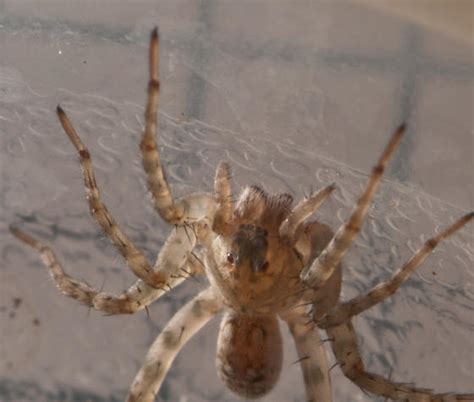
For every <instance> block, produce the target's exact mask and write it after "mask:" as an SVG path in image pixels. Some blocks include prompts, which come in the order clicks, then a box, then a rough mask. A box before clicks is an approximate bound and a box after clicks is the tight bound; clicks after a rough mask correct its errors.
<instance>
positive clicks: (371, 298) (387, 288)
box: [317, 212, 474, 328]
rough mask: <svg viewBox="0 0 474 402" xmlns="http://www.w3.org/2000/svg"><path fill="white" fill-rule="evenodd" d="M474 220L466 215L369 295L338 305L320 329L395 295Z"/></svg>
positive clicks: (326, 317)
mask: <svg viewBox="0 0 474 402" xmlns="http://www.w3.org/2000/svg"><path fill="white" fill-rule="evenodd" d="M473 218H474V212H471V213H469V214H466V215H464V216H463V217H462V218H460V219H458V220H457V221H456V222H455V223H454V224H452V225H451V226H449V227H448V228H446V229H445V230H443V231H442V232H440V233H439V234H437V235H436V236H435V237H433V238H431V239H429V240H427V241H426V242H425V244H424V245H423V246H422V247H421V248H420V249H419V250H418V251H417V252H416V253H415V255H413V257H411V258H410V259H409V260H408V262H407V263H405V265H404V266H403V267H402V268H400V269H399V270H398V271H397V272H396V273H395V274H394V275H393V276H392V278H390V279H389V280H388V281H385V282H382V283H379V284H378V285H376V286H374V287H373V288H372V289H371V290H370V291H369V292H368V293H367V294H365V295H360V296H357V297H355V298H353V299H352V300H349V301H347V302H344V303H341V304H339V305H337V306H336V307H335V308H334V309H333V310H331V311H330V312H329V314H327V315H326V316H325V317H323V318H322V319H321V320H318V321H317V325H318V327H319V328H328V327H331V326H335V325H339V324H342V323H343V322H345V321H347V320H349V319H350V318H351V317H353V316H354V315H357V314H360V313H362V312H363V311H365V310H367V309H369V308H370V307H372V306H374V305H376V304H377V303H380V302H381V301H383V300H385V299H387V298H388V297H390V296H391V295H393V294H394V293H395V292H396V291H397V290H398V288H399V287H400V286H401V285H402V284H403V283H404V282H405V281H406V280H408V278H409V277H410V275H411V274H412V273H413V272H414V271H415V269H417V268H418V267H419V266H420V265H421V264H423V262H424V261H425V259H426V258H427V257H428V256H429V255H430V254H431V252H432V251H433V250H434V248H435V247H436V246H437V245H438V244H439V242H441V241H442V240H445V239H446V238H447V237H449V236H451V235H452V234H454V233H455V232H457V231H458V230H460V229H461V228H462V227H463V226H464V225H466V224H467V223H468V222H469V221H470V220H472V219H473Z"/></svg>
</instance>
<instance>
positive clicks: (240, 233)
mask: <svg viewBox="0 0 474 402" xmlns="http://www.w3.org/2000/svg"><path fill="white" fill-rule="evenodd" d="M291 203H292V197H291V196H290V195H288V194H281V195H276V196H270V195H268V194H266V193H265V192H264V191H263V190H261V189H260V188H258V187H255V186H254V187H248V188H246V189H245V190H244V191H243V192H242V195H241V196H240V198H239V201H238V202H237V204H236V205H235V208H234V210H233V214H232V217H231V220H230V222H226V225H225V226H223V225H221V228H222V227H224V228H225V230H222V231H220V233H219V232H218V231H217V233H218V234H219V236H218V237H217V238H216V240H215V241H214V244H213V250H212V255H213V258H214V260H215V263H214V264H212V265H213V266H214V269H211V272H210V274H211V277H213V278H214V282H215V284H216V285H217V287H219V288H220V289H221V290H222V293H223V295H224V297H225V298H226V299H228V301H229V303H230V304H231V305H233V306H234V307H236V308H238V309H239V310H240V311H241V312H253V313H265V311H268V310H271V311H274V310H275V299H276V298H278V297H275V296H276V295H277V294H280V293H282V292H285V293H288V290H289V289H288V286H292V285H289V283H290V282H292V281H289V280H288V277H289V276H290V273H289V272H287V271H288V270H289V269H292V268H294V267H295V265H296V266H299V265H301V263H300V262H299V261H298V256H297V255H296V253H295V252H294V250H293V247H292V245H289V244H287V243H286V242H284V241H282V238H281V237H280V235H279V228H280V226H281V223H282V222H283V221H284V220H285V218H286V217H287V215H288V213H289V212H290V206H291ZM292 276H293V277H294V278H297V273H296V275H295V272H293V273H292ZM295 281H296V280H295Z"/></svg>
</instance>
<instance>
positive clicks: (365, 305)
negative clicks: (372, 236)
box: [11, 29, 474, 402]
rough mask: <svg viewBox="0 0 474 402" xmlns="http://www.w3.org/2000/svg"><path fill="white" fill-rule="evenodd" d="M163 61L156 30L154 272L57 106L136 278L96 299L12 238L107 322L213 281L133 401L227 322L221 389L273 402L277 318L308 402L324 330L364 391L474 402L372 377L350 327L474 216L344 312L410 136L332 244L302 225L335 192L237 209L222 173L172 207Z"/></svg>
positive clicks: (251, 194)
mask: <svg viewBox="0 0 474 402" xmlns="http://www.w3.org/2000/svg"><path fill="white" fill-rule="evenodd" d="M158 57H159V39H158V31H157V29H155V30H153V32H152V35H151V41H150V81H149V85H148V100H147V107H146V113H145V120H146V127H145V132H144V134H143V139H142V141H141V144H140V149H141V152H142V154H143V166H144V169H145V172H146V174H147V181H148V188H149V190H150V192H151V194H152V196H153V202H154V206H155V209H156V210H157V211H158V213H159V214H160V215H161V217H162V218H163V219H164V220H165V221H166V222H168V223H170V224H171V225H174V227H175V230H173V231H172V233H171V234H170V235H169V237H168V240H167V241H166V243H165V245H164V246H163V248H162V249H161V251H160V253H159V254H158V257H157V261H156V263H155V265H152V264H150V263H149V262H148V261H147V259H146V258H145V256H144V254H143V253H142V252H141V251H140V250H139V249H138V248H137V247H136V246H135V245H134V244H133V243H132V242H131V240H130V239H129V238H128V237H127V235H125V233H123V232H122V230H121V229H120V227H119V226H118V225H117V223H116V222H115V220H114V219H113V218H112V216H111V215H110V213H109V212H108V210H107V208H106V206H105V205H104V204H103V202H102V201H101V197H100V193H99V189H98V187H97V184H96V180H95V176H94V172H93V169H92V163H91V157H90V154H89V151H88V150H87V148H86V147H85V146H84V145H83V143H82V142H81V140H80V138H79V136H78V135H77V134H76V131H75V130H74V128H73V126H72V124H71V122H70V121H69V119H68V117H67V116H66V114H65V112H64V111H63V110H62V109H61V107H59V106H58V108H57V113H58V116H59V120H60V122H61V124H62V127H63V128H64V131H65V132H66V134H67V135H68V137H69V139H70V140H71V142H72V143H73V145H74V146H75V147H76V149H77V151H78V153H79V157H80V163H81V167H82V170H83V174H84V182H85V188H86V195H87V200H88V203H89V208H90V212H91V214H92V216H93V217H94V218H95V220H96V221H97V222H98V223H99V225H100V226H101V228H102V230H103V231H104V232H105V233H106V234H107V235H108V236H109V237H110V239H111V240H112V242H113V243H114V245H115V246H116V248H117V250H118V251H119V252H120V254H121V255H122V256H123V258H124V259H125V260H126V262H127V264H128V266H129V267H130V269H131V270H132V271H133V273H134V274H135V275H136V276H137V277H138V278H139V279H138V280H137V282H135V284H133V285H132V286H131V287H130V288H129V289H127V290H126V291H125V292H124V293H123V294H122V295H120V296H114V295H111V294H107V293H104V292H100V291H97V290H96V289H94V288H93V287H91V286H89V285H88V284H86V283H85V282H83V281H78V280H76V279H74V278H72V277H71V276H69V275H67V274H66V273H65V272H64V271H63V268H62V267H61V265H60V264H59V262H58V261H57V259H56V257H55V255H54V253H53V251H52V250H51V249H50V248H49V247H47V246H45V245H43V244H42V243H40V242H39V241H37V240H36V239H34V238H33V237H31V236H30V235H28V234H26V233H24V232H22V231H20V230H19V229H17V228H13V227H12V228H11V231H12V233H13V234H14V235H15V236H16V237H17V238H18V239H20V240H21V241H23V242H25V243H26V244H28V245H29V246H31V247H33V248H34V249H35V250H37V251H38V252H39V253H40V255H41V257H42V260H43V262H44V264H45V265H46V266H47V267H48V268H49V271H50V273H51V275H52V277H53V279H54V281H55V282H56V285H57V286H58V287H59V289H60V290H61V291H62V292H63V293H64V294H65V295H67V296H70V297H72V298H74V299H76V300H78V301H79V302H81V303H83V304H85V305H87V306H89V307H93V308H95V309H97V310H100V311H103V312H105V313H108V314H132V313H135V312H136V311H139V310H141V309H144V308H146V307H147V305H149V304H150V303H152V302H153V301H155V300H156V299H158V298H159V297H160V296H162V295H163V294H164V293H165V292H167V291H168V290H169V289H171V288H172V287H173V286H176V285H178V284H179V283H181V282H182V281H183V280H184V279H185V277H187V276H190V275H194V274H197V273H204V274H205V275H206V276H207V278H208V279H209V283H210V286H209V287H208V288H207V289H206V290H204V291H202V292H201V293H199V295H197V296H196V297H195V298H194V299H193V300H191V301H190V302H188V303H187V304H186V305H185V306H184V307H182V308H181V309H180V310H179V311H178V313H176V315H175V316H174V317H173V318H172V319H171V321H170V322H169V323H168V324H167V325H166V327H165V328H164V330H163V332H162V333H161V334H160V335H159V336H158V338H157V339H156V341H155V342H154V343H153V345H152V346H151V348H150V350H149V352H148V354H147V356H146V359H145V362H144V364H143V366H142V368H141V369H140V371H139V372H138V374H137V375H136V377H135V380H134V382H133V384H132V386H131V388H130V393H129V395H128V398H127V401H128V402H132V401H133V402H137V401H140V402H152V401H153V400H155V397H156V395H157V393H158V391H159V389H160V386H161V384H162V382H163V380H164V378H165V375H166V373H167V371H168V369H169V367H170V365H171V364H172V362H173V360H174V358H175V356H176V354H177V353H178V352H179V350H180V349H181V348H182V347H183V346H184V345H185V344H186V342H187V341H188V340H189V339H190V338H191V337H192V336H193V335H194V334H195V333H196V332H197V331H199V329H201V327H203V326H204V325H205V324H206V323H207V322H208V321H209V320H210V319H211V318H213V317H214V316H215V315H216V314H217V313H219V312H221V311H223V319H222V323H221V327H220V332H219V337H218V343H217V369H218V372H219V375H220V377H221V378H222V380H223V381H224V382H225V383H226V385H227V386H228V387H229V388H230V389H231V390H232V391H233V392H235V393H236V394H238V395H240V396H241V397H243V398H246V399H251V398H258V397H260V396H262V395H264V394H266V393H267V392H269V391H270V390H271V389H272V388H273V386H274V385H275V383H276V382H277V380H278V377H279V375H280V371H281V366H282V339H281V335H280V330H279V323H278V318H280V319H282V320H283V321H285V322H286V323H287V324H288V326H289V328H290V331H291V334H292V335H293V338H294V341H295V344H296V348H297V351H298V355H299V357H300V364H301V367H302V370H303V376H304V383H305V387H306V398H307V400H308V401H324V402H329V401H331V400H332V396H331V384H330V378H329V371H330V370H329V369H328V364H327V359H326V354H325V349H324V346H323V345H322V342H321V338H320V336H319V331H318V328H320V329H324V330H326V332H327V334H328V336H329V340H330V343H331V346H332V349H333V352H334V355H335V357H336V360H337V363H338V364H339V366H340V367H341V369H342V371H343V373H344V374H345V375H346V376H347V377H348V378H349V379H350V380H352V381H353V382H354V383H355V384H357V385H358V386H359V387H360V388H362V389H363V390H365V391H367V392H370V393H373V394H375V395H379V396H385V397H386V398H390V399H394V400H404V401H416V402H421V401H474V394H463V395H460V394H453V393H449V394H435V393H433V392H431V391H430V390H427V389H420V388H415V387H413V386H410V385H405V384H398V383H394V382H392V381H390V380H389V379H386V378H384V377H382V376H380V375H378V374H373V373H369V372H367V371H365V369H364V364H363V362H362V360H361V357H360V354H359V350H358V346H357V337H356V333H355V331H354V327H353V325H352V322H351V318H352V317H353V316H355V315H357V314H360V313H361V312H363V311H365V310H367V309H369V308H370V307H372V306H374V305H375V304H377V303H380V302H381V301H383V300H384V299H386V298H388V297H389V296H391V295H393V294H394V293H395V292H396V291H397V289H398V288H399V287H400V286H401V285H402V284H403V283H404V282H405V281H406V280H407V279H408V278H409V276H410V275H411V273H412V272H413V271H414V270H415V269H416V268H417V267H419V266H420V265H421V264H422V263H423V261H424V260H425V259H426V258H427V257H428V256H429V255H430V253H431V252H432V250H433V249H434V248H435V247H436V246H437V244H438V243H439V242H440V241H442V240H444V239H446V238H447V237H448V236H450V235H452V234H453V233H455V232H456V231H458V230H459V229H461V228H462V227H463V226H464V225H465V224H466V223H468V222H469V221H470V220H472V218H473V217H474V213H472V212H471V213H469V214H467V215H465V216H463V217H462V218H460V219H459V220H458V221H456V222H455V223H454V224H452V225H451V226H450V227H448V228H447V229H445V230H444V231H442V232H441V233H439V234H437V235H436V236H434V237H433V238H431V239H429V240H428V241H427V242H426V243H425V244H424V245H423V247H421V248H420V249H419V250H418V251H417V252H416V253H415V255H414V256H413V257H412V258H411V259H410V260H409V261H408V262H406V263H405V264H404V265H403V267H402V268H401V269H399V270H398V271H397V272H396V273H395V274H394V275H393V276H392V278H390V279H389V280H387V281H386V282H383V283H380V284H378V285H377V286H375V287H374V288H372V289H371V290H370V291H369V292H368V293H367V294H365V295H360V296H358V297H355V298H354V299H352V300H349V301H346V302H340V301H339V296H340V289H341V260H342V257H343V256H344V254H345V253H346V252H347V250H348V249H349V247H350V245H351V243H352V241H353V240H354V238H355V236H356V235H357V234H358V233H359V231H360V228H361V225H362V224H363V221H364V218H365V216H366V214H367V211H368V209H369V207H370V205H371V202H372V198H373V196H374V193H375V191H376V189H377V187H378V186H379V184H380V180H381V178H382V174H383V172H384V170H385V166H386V164H387V162H388V160H389V159H390V157H391V156H392V155H393V153H394V152H395V150H396V148H397V146H398V144H399V143H400V141H401V139H402V136H403V132H404V126H403V125H402V126H400V127H399V128H398V129H397V130H396V131H395V133H394V134H393V136H392V137H391V139H390V142H389V143H388V145H387V147H386V148H385V150H384V151H383V153H382V156H381V157H380V159H379V160H378V163H377V165H376V166H375V167H374V168H373V171H372V174H371V176H370V178H369V181H368V183H367V185H366V188H365V190H364V192H363V194H362V195H361V197H360V198H359V200H358V202H357V205H356V207H355V209H354V211H353V212H352V214H351V216H350V218H349V219H348V220H347V222H346V223H345V224H343V225H342V226H341V227H340V228H339V230H338V231H337V232H336V233H335V234H333V232H332V231H331V229H330V228H329V227H328V226H326V225H324V224H321V223H319V222H316V221H314V222H307V218H309V217H310V216H311V215H312V214H313V213H314V212H315V211H316V210H317V209H318V207H319V206H320V205H321V204H322V203H323V202H324V200H326V198H327V197H328V196H329V195H330V194H331V192H332V191H333V190H334V185H331V186H328V187H326V188H324V189H322V190H321V191H319V192H317V193H315V194H313V195H311V196H310V197H309V198H307V199H304V200H303V201H301V202H300V203H299V204H298V205H296V206H295V207H292V206H291V204H292V197H291V195H289V194H279V195H269V194H267V193H265V192H264V191H263V190H262V189H260V188H259V187H255V186H253V187H247V188H245V189H244V190H243V191H242V194H241V195H240V197H239V199H238V201H237V202H236V203H235V205H234V202H233V201H232V195H231V187H230V169H229V167H228V165H227V164H225V163H221V164H220V165H219V167H218V168H217V173H216V177H215V180H214V194H207V193H196V194H192V195H189V196H187V197H184V198H182V199H180V200H174V199H173V197H172V195H171V192H170V189H169V185H168V182H167V180H166V178H165V175H164V172H163V168H162V166H161V162H160V154H159V152H158V148H157V145H156V139H155V137H156V121H157V104H158V95H159V87H160V84H159V80H158V64H159V60H158ZM184 274H185V275H184ZM308 305H311V306H312V309H311V313H310V315H308V311H307V308H306V307H305V306H308Z"/></svg>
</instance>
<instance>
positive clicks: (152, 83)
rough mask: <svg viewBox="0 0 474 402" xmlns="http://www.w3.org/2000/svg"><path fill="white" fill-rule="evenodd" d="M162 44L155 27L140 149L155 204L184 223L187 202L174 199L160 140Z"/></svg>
mask: <svg viewBox="0 0 474 402" xmlns="http://www.w3.org/2000/svg"><path fill="white" fill-rule="evenodd" d="M159 46H160V41H159V35H158V28H155V29H154V30H153V31H152V33H151V38H150V48H149V70H150V71H149V74H150V78H149V81H148V97H147V104H146V110H145V131H144V132H143V137H142V141H141V143H140V149H141V151H142V156H143V168H144V169H145V172H146V174H147V184H148V189H149V190H150V192H151V195H152V197H153V203H154V207H155V209H156V211H158V213H159V214H160V216H161V217H162V218H163V219H164V220H165V221H166V222H168V223H170V224H173V225H178V224H183V223H184V222H185V219H186V216H185V210H184V206H183V205H182V204H181V203H180V202H174V201H173V197H172V195H171V191H170V188H169V185H168V182H167V180H166V177H165V173H164V171H163V168H162V166H161V158H160V153H159V151H158V146H157V144H156V128H157V114H158V112H157V109H158V98H159V94H160V81H159V57H160V53H159Z"/></svg>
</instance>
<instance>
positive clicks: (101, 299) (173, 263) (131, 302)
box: [10, 227, 202, 314]
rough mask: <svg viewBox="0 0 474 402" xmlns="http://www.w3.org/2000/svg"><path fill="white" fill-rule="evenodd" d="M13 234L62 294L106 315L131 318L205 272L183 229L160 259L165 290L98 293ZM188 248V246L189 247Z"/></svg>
mask: <svg viewBox="0 0 474 402" xmlns="http://www.w3.org/2000/svg"><path fill="white" fill-rule="evenodd" d="M10 231H11V233H12V234H13V235H14V236H15V237H16V238H17V239H19V240H21V241H22V242H23V243H25V244H27V245H28V246H30V247H32V248H33V249H35V250H36V251H37V252H38V253H39V254H40V255H41V259H42V260H43V263H44V264H45V265H46V267H47V268H48V269H49V273H50V275H51V277H52V278H53V280H54V281H55V283H56V286H57V287H58V288H59V290H60V291H61V292H62V293H63V294H65V295H66V296H69V297H71V298H73V299H75V300H78V301H79V302H81V303H83V304H85V305H86V306H89V307H92V308H94V309H96V310H99V311H103V312H105V313H107V314H132V313H135V312H136V311H139V310H141V309H143V308H146V306H147V305H149V304H150V303H152V302H153V301H155V300H156V299H158V298H159V297H161V296H162V295H163V294H164V293H166V292H167V291H168V290H169V289H171V288H172V287H175V286H177V285H179V284H180V283H181V282H183V281H184V280H185V279H186V278H187V277H188V276H190V275H194V274H195V273H198V272H200V271H201V270H202V267H201V266H200V264H201V263H200V259H199V258H198V257H196V256H195V255H194V254H193V253H192V247H191V243H189V240H188V236H189V234H185V232H184V229H180V230H179V231H178V230H176V231H175V232H173V233H172V234H171V235H170V237H169V238H168V240H167V241H166V243H165V245H164V246H163V248H162V249H161V251H160V254H159V255H158V262H157V265H156V268H157V269H158V270H160V274H162V275H164V276H166V277H167V278H168V279H167V282H166V286H167V287H166V288H164V287H163V288H160V289H157V288H155V287H152V286H149V285H148V284H146V283H145V282H144V281H142V280H138V281H137V282H135V284H133V285H132V286H130V287H129V288H128V289H127V290H126V291H125V292H124V293H122V294H121V295H120V296H115V295H112V294H110V293H106V292H102V291H98V290H96V289H95V288H93V287H92V286H90V285H89V284H88V283H86V282H85V281H80V280H77V279H75V278H73V277H71V276H69V275H68V274H66V273H65V272H64V269H63V268H62V266H61V264H60V263H59V262H58V260H57V258H56V255H55V254H54V252H53V250H52V249H51V248H50V247H48V246H46V245H44V244H43V243H41V242H39V241H38V240H36V239H35V238H33V237H32V236H30V235H28V234H27V233H25V232H23V231H21V230H20V229H17V228H14V227H10ZM188 243H189V245H188V247H186V244H188Z"/></svg>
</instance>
